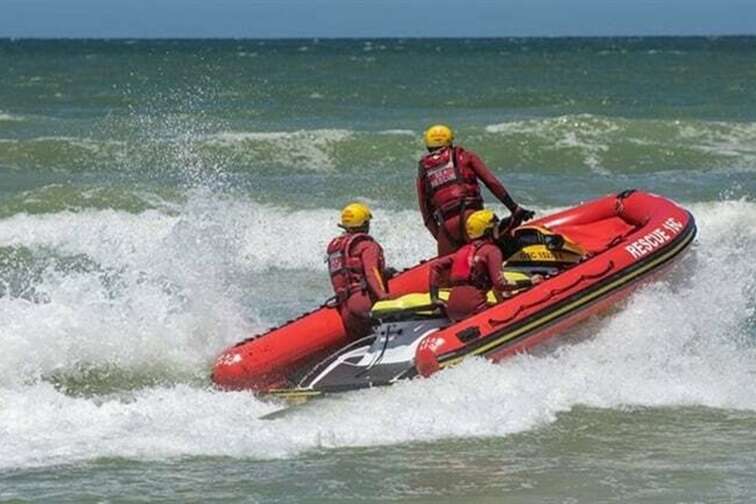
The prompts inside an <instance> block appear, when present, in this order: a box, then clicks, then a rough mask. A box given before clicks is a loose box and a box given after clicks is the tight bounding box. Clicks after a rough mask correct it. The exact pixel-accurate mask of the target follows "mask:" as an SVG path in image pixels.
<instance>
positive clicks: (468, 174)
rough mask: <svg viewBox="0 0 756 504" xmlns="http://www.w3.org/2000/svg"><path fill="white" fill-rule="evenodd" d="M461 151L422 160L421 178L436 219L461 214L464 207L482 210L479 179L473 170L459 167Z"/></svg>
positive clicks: (455, 149) (448, 150) (450, 149)
mask: <svg viewBox="0 0 756 504" xmlns="http://www.w3.org/2000/svg"><path fill="white" fill-rule="evenodd" d="M460 151H462V149H459V148H458V147H446V148H443V149H439V150H436V151H433V152H429V153H428V154H426V155H425V156H423V157H422V158H421V159H420V166H419V172H418V177H419V178H420V179H421V181H422V184H423V185H424V187H425V194H426V197H427V198H428V202H429V203H430V207H431V212H432V213H434V216H435V217H436V218H437V220H445V219H447V218H449V217H453V216H455V215H458V214H459V213H460V211H461V210H462V209H463V208H468V209H469V208H472V209H476V210H479V209H481V208H483V197H482V196H481V194H480V185H479V184H478V177H477V175H475V172H474V171H472V170H471V169H470V168H468V167H466V166H464V165H460V163H459V160H458V157H459V155H460ZM436 214H438V215H436Z"/></svg>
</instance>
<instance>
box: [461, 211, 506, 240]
mask: <svg viewBox="0 0 756 504" xmlns="http://www.w3.org/2000/svg"><path fill="white" fill-rule="evenodd" d="M498 220H499V219H498V218H497V217H496V214H495V213H493V212H492V211H491V210H478V211H477V212H473V213H471V214H470V216H469V217H468V218H467V221H466V222H465V231H467V237H468V238H470V239H471V240H474V239H476V238H480V237H481V236H483V235H484V234H485V233H486V231H487V230H489V229H492V228H493V227H494V226H495V225H496V223H497V222H498Z"/></svg>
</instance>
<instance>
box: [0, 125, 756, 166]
mask: <svg viewBox="0 0 756 504" xmlns="http://www.w3.org/2000/svg"><path fill="white" fill-rule="evenodd" d="M185 120H186V118H184V119H181V118H176V119H175V121H177V122H178V123H180V124H182V123H183V121H185ZM151 127H152V128H158V129H160V128H159V125H158V126H155V125H152V126H150V124H146V125H142V126H140V128H139V132H138V133H135V132H128V131H127V132H121V131H120V130H119V131H114V132H112V133H111V136H109V137H103V138H97V137H96V136H94V137H92V136H90V137H73V136H66V135H61V136H42V137H37V138H27V139H0V165H4V166H11V167H14V168H16V169H19V170H21V169H35V170H43V169H54V170H65V169H69V170H74V171H75V170H81V169H86V170H92V171H104V172H107V171H123V170H127V171H129V172H131V173H145V174H152V173H155V172H159V173H179V172H181V171H182V170H184V169H186V164H187V163H189V164H191V165H192V166H197V167H202V166H206V167H214V166H215V167H221V169H222V170H224V171H226V172H242V173H244V172H253V173H256V174H274V175H276V174H278V175H280V174H281V173H283V172H286V173H321V174H324V175H338V174H341V173H362V172H365V170H371V171H375V170H380V173H382V174H394V173H398V172H400V171H403V170H406V167H407V166H408V165H413V164H414V163H415V162H416V160H417V159H418V157H419V156H420V155H421V154H422V152H423V149H422V142H421V138H420V137H421V135H420V133H419V131H415V130H412V129H405V128H394V129H381V130H377V131H367V130H356V129H355V130H352V129H309V130H308V129H301V130H293V131H244V130H225V131H218V132H210V133H208V132H207V131H205V128H197V129H196V131H195V130H191V129H190V130H189V131H185V130H184V129H182V127H181V126H176V125H169V126H166V127H165V128H162V129H160V131H159V132H156V134H154V135H151V134H149V130H150V128H151ZM145 129H146V130H147V131H146V132H145V131H144V130H145ZM158 133H159V134H158ZM457 137H458V139H459V140H458V141H459V143H460V144H461V145H463V146H465V147H469V148H471V149H472V150H474V151H476V152H478V153H480V154H481V156H482V157H483V158H484V159H485V161H486V163H487V164H488V165H489V166H491V167H492V168H493V169H495V170H505V169H506V170H507V171H509V172H512V171H515V172H527V173H541V174H555V173H571V174H573V175H589V174H594V173H595V174H600V175H609V174H627V173H637V174H643V173H655V172H660V171H680V172H687V171H692V170H711V169H722V168H736V169H742V168H748V169H751V170H754V169H756V123H749V122H724V121H698V120H689V119H688V120H672V119H669V120H667V119H627V118H621V117H604V116H597V115H591V114H575V115H563V116H557V117H547V118H533V119H524V120H513V121H508V122H503V123H497V124H490V125H488V126H475V125H470V126H465V125H463V126H462V127H460V128H459V130H458V131H457ZM182 163H183V164H182Z"/></svg>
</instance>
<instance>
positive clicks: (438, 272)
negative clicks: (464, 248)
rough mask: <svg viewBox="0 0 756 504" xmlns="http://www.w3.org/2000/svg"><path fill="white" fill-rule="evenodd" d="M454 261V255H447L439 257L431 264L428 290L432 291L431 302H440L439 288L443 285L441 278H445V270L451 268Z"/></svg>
mask: <svg viewBox="0 0 756 504" xmlns="http://www.w3.org/2000/svg"><path fill="white" fill-rule="evenodd" d="M452 262H454V256H446V257H442V258H441V259H437V260H436V261H435V262H434V263H433V264H432V265H431V267H430V276H429V280H428V284H429V286H428V291H429V292H430V296H431V303H437V302H438V300H439V298H438V288H439V287H441V279H442V278H443V274H444V271H446V270H448V269H449V268H451V265H452Z"/></svg>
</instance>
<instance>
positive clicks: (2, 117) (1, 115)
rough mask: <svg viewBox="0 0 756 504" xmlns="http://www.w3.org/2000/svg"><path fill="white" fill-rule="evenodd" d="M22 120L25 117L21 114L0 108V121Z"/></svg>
mask: <svg viewBox="0 0 756 504" xmlns="http://www.w3.org/2000/svg"><path fill="white" fill-rule="evenodd" d="M24 120H25V118H24V117H23V116H20V115H15V114H9V113H6V112H3V111H2V110H0V122H21V121H24Z"/></svg>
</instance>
